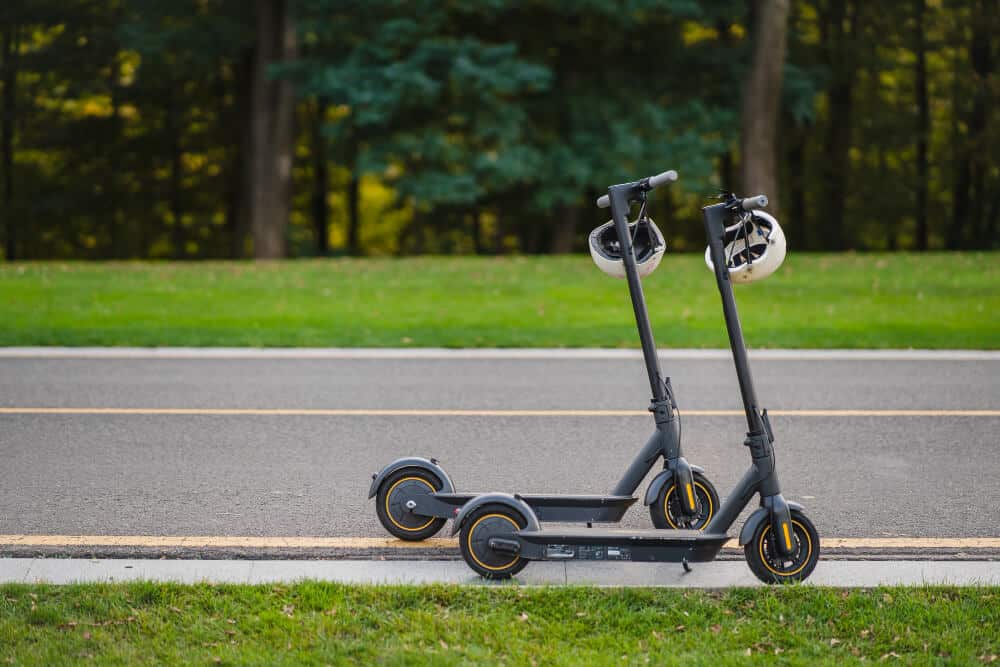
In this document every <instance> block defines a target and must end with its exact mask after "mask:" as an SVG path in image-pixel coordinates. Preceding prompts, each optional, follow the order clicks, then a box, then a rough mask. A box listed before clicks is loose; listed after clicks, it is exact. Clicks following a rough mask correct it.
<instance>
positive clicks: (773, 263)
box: [705, 211, 785, 283]
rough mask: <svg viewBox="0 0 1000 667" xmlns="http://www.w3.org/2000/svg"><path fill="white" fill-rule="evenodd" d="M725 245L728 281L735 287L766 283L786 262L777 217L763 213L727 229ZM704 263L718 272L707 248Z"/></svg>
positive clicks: (746, 217) (783, 235)
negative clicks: (735, 284) (735, 285)
mask: <svg viewBox="0 0 1000 667" xmlns="http://www.w3.org/2000/svg"><path fill="white" fill-rule="evenodd" d="M722 243H723V245H724V246H725V248H724V252H725V254H726V264H727V265H728V267H729V277H730V279H731V280H732V281H733V282H736V283H750V282H753V281H755V280H763V279H764V278H767V277H768V276H769V275H771V274H772V273H774V272H775V271H777V269H778V267H779V266H781V263H782V262H783V261H785V233H784V232H782V231H781V225H779V224H778V221H777V220H775V219H774V216H773V215H771V214H770V213H765V212H764V211H753V212H752V213H748V214H746V215H744V216H741V218H740V221H739V222H737V223H736V224H735V225H732V226H730V227H726V234H725V236H724V237H723V240H722ZM705 263H706V264H707V265H708V268H710V269H712V270H715V266H714V265H713V264H712V252H711V248H705Z"/></svg>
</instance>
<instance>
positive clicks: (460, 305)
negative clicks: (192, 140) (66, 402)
mask: <svg viewBox="0 0 1000 667" xmlns="http://www.w3.org/2000/svg"><path fill="white" fill-rule="evenodd" d="M645 287H646V295H647V298H648V301H649V306H650V311H651V316H652V322H653V328H654V331H655V333H656V334H657V337H658V341H659V343H660V344H661V346H663V347H725V346H726V338H725V328H724V326H723V323H722V315H721V311H720V306H719V300H718V293H717V291H716V289H715V284H714V281H713V279H712V276H711V274H710V272H709V271H708V269H707V268H706V267H705V265H704V263H703V260H702V257H701V256H698V255H690V254H688V255H668V256H667V257H666V258H665V260H664V262H663V264H662V265H661V266H660V269H659V270H658V271H657V272H656V273H655V274H653V275H652V276H651V277H650V278H648V279H647V280H646V283H645ZM737 299H738V300H739V302H740V305H741V317H742V319H743V322H744V326H745V328H746V335H747V340H748V342H749V344H750V345H751V347H816V348H893V347H903V348H906V347H916V348H989V349H996V348H1000V254H998V253H931V254H926V255H917V254H892V255H890V254H884V255H857V254H845V255H809V254H793V255H790V256H789V258H788V260H787V261H786V262H785V265H784V266H783V267H782V268H781V269H780V271H779V272H778V273H777V274H776V275H774V276H772V277H771V278H770V279H768V280H767V281H764V282H762V283H758V284H753V285H748V286H739V287H737ZM0 345H142V346H170V345H175V346H177V345H179V346H184V345H207V346H244V345H251V346H349V347H386V346H388V347H407V346H419V347H434V346H446V347H493V346H497V347H534V346H538V347H542V346H559V347H581V346H601V347H638V340H637V337H636V334H635V330H634V327H633V323H632V311H631V305H630V303H629V300H628V292H627V290H626V287H625V283H624V281H619V280H614V279H612V278H608V277H607V276H605V275H604V274H602V273H600V272H599V271H598V270H597V269H596V268H595V267H594V266H593V264H592V263H591V261H590V258H589V257H584V256H572V257H510V258H477V257H451V258H430V257H422V258H411V259H362V260H353V259H338V260H326V261H324V260H300V261H290V262H279V263H252V262H228V263H227V262H212V263H187V264H176V263H111V264H84V263H70V264H62V263H26V264H7V265H0Z"/></svg>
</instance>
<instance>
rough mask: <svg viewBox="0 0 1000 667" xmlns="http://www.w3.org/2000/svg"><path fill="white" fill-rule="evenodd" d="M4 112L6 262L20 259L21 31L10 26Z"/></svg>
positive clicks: (0, 117) (0, 145)
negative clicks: (17, 126) (17, 129)
mask: <svg viewBox="0 0 1000 667" xmlns="http://www.w3.org/2000/svg"><path fill="white" fill-rule="evenodd" d="M2 36H3V45H2V47H0V55H2V57H3V62H2V63H0V65H2V70H0V71H2V72H3V110H2V112H0V153H2V158H0V160H2V162H3V216H4V231H5V234H6V238H5V239H4V254H5V255H6V258H7V261H9V262H13V261H14V260H16V259H18V258H19V255H18V253H17V250H18V247H17V245H18V238H17V231H18V230H17V216H15V215H14V117H15V115H16V113H17V97H16V95H17V51H18V27H17V26H16V25H8V26H6V27H5V28H4V30H3V35H2Z"/></svg>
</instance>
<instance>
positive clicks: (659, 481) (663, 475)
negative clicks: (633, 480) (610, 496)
mask: <svg viewBox="0 0 1000 667" xmlns="http://www.w3.org/2000/svg"><path fill="white" fill-rule="evenodd" d="M691 472H699V473H702V474H704V473H705V469H704V468H702V467H701V466H695V465H693V466H691ZM673 479H674V471H673V470H661V471H660V472H659V474H657V475H656V477H654V478H653V481H651V482H650V483H649V487H648V488H647V489H646V497H645V498H644V499H643V501H642V504H643V505H652V504H653V503H655V502H656V499H657V497H659V495H660V491H662V490H663V487H664V486H667V484H668V483H669V482H671V481H673Z"/></svg>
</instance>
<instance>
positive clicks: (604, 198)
mask: <svg viewBox="0 0 1000 667" xmlns="http://www.w3.org/2000/svg"><path fill="white" fill-rule="evenodd" d="M676 180H677V172H676V171H674V170H673V169H671V170H669V171H665V172H663V173H662V174H657V175H656V176H650V177H649V178H647V179H645V183H646V186H645V188H644V189H649V190H652V189H653V188H658V187H660V186H661V185H665V184H667V183H673V182H674V181H676ZM640 182H642V181H640ZM765 205H766V204H765ZM609 206H611V198H610V197H609V196H608V195H601V196H600V197H598V198H597V207H598V208H607V207H609Z"/></svg>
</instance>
